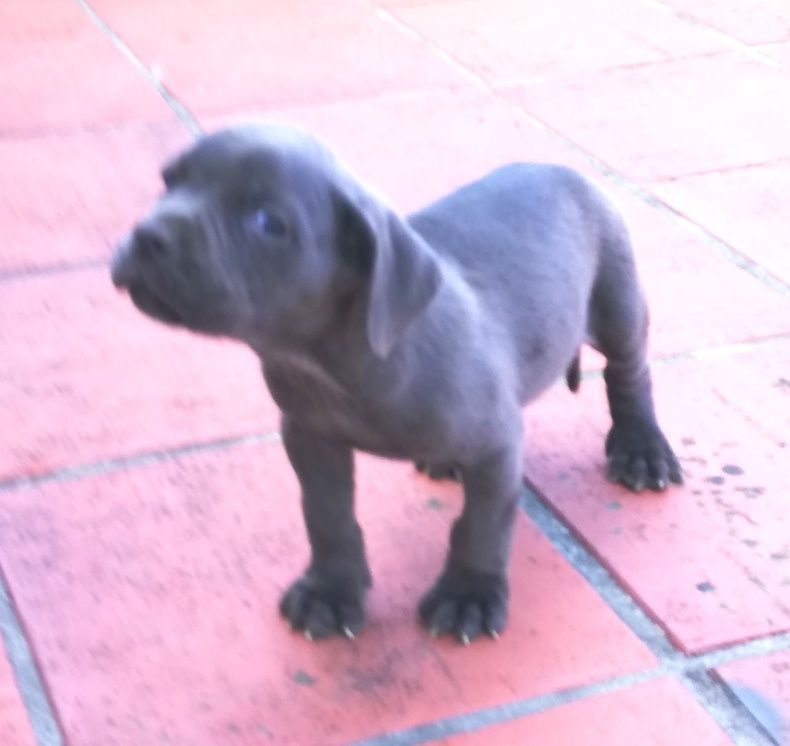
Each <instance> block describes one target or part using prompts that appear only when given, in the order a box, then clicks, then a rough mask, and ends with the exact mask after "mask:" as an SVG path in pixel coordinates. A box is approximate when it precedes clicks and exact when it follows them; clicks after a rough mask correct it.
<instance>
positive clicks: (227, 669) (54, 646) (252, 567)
mask: <svg viewBox="0 0 790 746" xmlns="http://www.w3.org/2000/svg"><path fill="white" fill-rule="evenodd" d="M357 463H358V469H357V472H358V473H357V482H358V494H359V498H358V505H359V512H360V520H361V523H362V525H363V526H364V527H365V531H366V536H367V545H368V548H369V554H370V559H371V566H372V569H373V573H374V577H375V585H374V588H373V590H372V592H371V597H370V599H369V601H370V603H369V625H368V627H367V629H366V630H364V632H363V634H362V635H360V637H359V638H358V639H357V641H356V642H354V643H350V642H349V641H347V640H340V639H337V640H332V641H328V642H325V643H322V644H309V643H308V642H307V641H306V640H305V639H304V638H303V637H302V636H301V635H298V634H294V633H292V632H290V631H289V630H288V629H287V627H286V626H285V625H284V624H283V623H282V621H281V620H280V619H278V617H277V611H276V603H277V599H278V596H279V594H280V593H281V591H282V590H283V589H284V588H285V587H286V585H287V583H288V582H289V581H290V580H291V579H292V578H293V576H294V575H295V574H296V573H298V572H299V571H300V570H301V569H302V567H303V563H304V562H305V560H306V556H307V553H306V540H305V538H304V529H303V527H302V524H301V517H300V515H299V505H298V503H299V501H298V497H297V494H296V484H295V481H296V480H295V478H294V477H293V475H292V474H291V472H290V468H289V467H288V466H287V463H286V459H285V455H284V453H283V451H282V448H281V446H279V444H269V445H267V446H256V447H250V446H246V447H239V448H236V449H233V450H231V451H228V452H225V453H220V454H217V453H215V454H210V455H209V454H203V455H202V456H201V457H200V458H198V457H190V458H184V459H183V460H180V461H178V462H168V463H165V464H157V465H151V466H149V467H146V468H140V469H137V470H135V471H133V472H119V473H113V474H106V475H103V476H100V477H95V478H89V479H85V480H80V481H75V482H69V483H63V484H50V485H48V486H46V487H41V488H39V489H36V490H23V491H18V492H15V493H13V494H11V495H7V496H6V499H5V500H3V502H2V503H0V545H2V546H3V566H4V570H5V571H6V572H7V574H8V578H9V583H10V586H11V588H12V590H13V592H14V594H15V596H16V598H17V599H18V603H19V605H20V609H21V614H22V615H23V617H24V620H25V624H26V627H27V629H28V630H29V631H30V634H31V638H32V641H33V644H35V646H36V650H37V652H38V655H39V658H40V660H41V665H42V667H43V670H44V673H45V675H46V677H47V681H48V682H49V686H50V688H51V691H52V692H53V697H54V700H55V702H56V705H57V707H58V711H59V712H60V714H61V718H62V720H63V722H64V724H65V728H66V731H67V735H68V736H69V739H70V741H73V742H74V743H113V744H119V745H122V744H139V743H150V742H152V741H153V740H154V738H157V739H160V740H166V739H167V738H169V739H170V740H172V741H174V742H179V743H189V744H193V745H194V746H203V745H205V746H209V745H210V744H216V743H220V742H221V743H227V744H257V743H260V742H262V740H263V739H264V738H268V739H269V740H270V741H271V742H272V743H277V744H299V746H302V745H303V744H308V743H321V744H327V745H329V744H336V743H347V742H348V741H349V740H350V739H351V738H352V737H354V738H361V737H364V736H366V735H370V734H373V733H375V732H381V731H383V730H389V729H397V728H402V727H407V726H410V725H414V724H416V723H419V722H423V721H426V720H429V719H433V718H437V717H442V716H445V715H450V714H453V713H459V712H462V711H464V710H470V709H476V708H480V707H485V706H488V705H493V704H494V703H497V702H503V701H511V700H515V699H520V698H523V697H529V696H532V695H536V694H539V693H542V692H549V691H553V690H556V689H560V688H564V687H568V686H573V685H578V684H581V683H583V682H590V681H596V680H600V679H602V678H604V677H608V676H611V675H614V674H618V673H622V672H624V671H632V670H635V669H641V668H644V667H650V666H653V665H654V660H653V658H652V656H651V655H650V654H649V653H648V652H647V650H646V648H644V647H643V645H642V644H641V643H640V642H638V641H637V640H636V638H635V637H634V636H633V635H632V634H631V633H630V632H629V630H628V629H627V628H625V627H624V626H623V624H622V623H621V622H620V621H619V620H618V619H617V618H616V617H615V615H614V613H613V612H612V611H611V610H610V609H609V608H608V607H607V606H606V605H605V604H604V603H603V601H602V600H601V599H600V597H599V596H598V595H597V594H596V593H595V591H594V590H593V589H592V588H591V587H589V586H588V585H587V584H586V583H585V582H584V581H583V580H582V579H581V578H580V576H578V575H577V574H576V573H575V571H574V570H572V569H571V568H570V566H569V565H568V564H566V562H565V561H564V560H563V559H562V558H561V557H560V556H559V555H558V554H557V553H556V552H555V551H554V550H553V549H552V548H551V546H550V545H549V544H548V542H547V540H545V539H544V538H542V537H541V535H540V534H539V532H538V531H537V529H536V528H534V527H533V526H532V525H531V524H530V523H529V522H528V521H527V520H526V519H525V518H524V517H523V516H520V518H519V525H518V530H517V536H516V539H515V550H514V551H515V555H514V562H513V573H512V579H511V583H512V614H511V622H510V626H509V628H508V630H507V631H506V633H505V634H504V635H503V636H502V639H501V640H500V641H499V642H494V641H492V640H483V641H480V643H479V644H476V645H472V646H470V647H468V648H465V647H463V646H461V645H458V644H457V643H453V642H451V641H449V640H439V641H437V640H433V639H431V638H430V637H429V636H428V635H427V634H426V633H425V632H424V631H423V630H421V629H420V628H419V626H418V625H417V623H416V620H415V606H416V603H417V599H418V598H419V596H420V594H421V593H422V592H423V591H424V590H425V589H426V587H427V585H428V584H429V583H430V582H431V580H432V579H433V577H434V575H435V574H436V573H437V572H438V569H439V567H440V564H441V561H442V557H443V553H444V549H445V546H446V541H447V532H448V529H449V523H450V521H451V518H452V517H453V516H454V514H455V513H456V512H457V510H458V508H459V497H460V496H459V494H458V488H457V487H456V486H446V485H444V486H443V485H438V484H435V483H431V482H429V481H428V480H424V479H422V478H419V477H416V476H415V475H414V472H413V471H412V468H411V467H410V465H407V464H395V463H392V462H385V461H378V460H373V459H369V458H360V459H358V462H357ZM319 734H320V735H319Z"/></svg>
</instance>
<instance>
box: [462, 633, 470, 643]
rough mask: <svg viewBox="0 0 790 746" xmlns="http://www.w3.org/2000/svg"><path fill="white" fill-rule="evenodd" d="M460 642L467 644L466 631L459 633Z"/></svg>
mask: <svg viewBox="0 0 790 746" xmlns="http://www.w3.org/2000/svg"><path fill="white" fill-rule="evenodd" d="M461 642H462V643H463V644H464V645H468V644H469V635H467V634H466V632H464V633H462V634H461Z"/></svg>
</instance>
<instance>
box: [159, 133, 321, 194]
mask: <svg viewBox="0 0 790 746" xmlns="http://www.w3.org/2000/svg"><path fill="white" fill-rule="evenodd" d="M336 168H337V164H336V162H335V159H334V158H333V156H332V154H331V153H330V151H329V150H328V149H327V148H326V147H325V146H324V145H323V144H322V143H321V142H320V141H319V140H317V139H316V138H314V137H312V136H311V135H309V134H308V133H306V132H303V131H302V130H299V129H297V128H294V127H288V126H278V125H244V126H238V127H233V128H228V129H224V130H220V131H219V132H216V133H213V134H210V135H206V136H204V137H202V138H201V139H200V140H198V142H197V143H196V144H195V145H194V146H192V147H191V148H190V149H189V150H187V151H186V152H184V153H182V154H181V155H179V156H177V157H176V158H174V159H173V160H172V161H171V162H170V163H168V164H167V166H166V167H165V169H164V171H163V175H164V176H165V180H166V181H171V180H172V181H177V180H182V181H186V182H188V183H189V184H191V185H197V186H199V185H201V184H203V185H210V186H215V187H220V188H222V189H223V190H232V191H238V190H245V189H247V188H249V189H261V188H267V189H269V188H276V189H279V190H283V189H297V190H300V191H302V190H306V191H312V190H314V189H316V188H319V187H325V186H326V184H327V183H328V182H329V181H330V180H331V179H332V174H333V173H334V172H335V170H336ZM305 196H306V195H305Z"/></svg>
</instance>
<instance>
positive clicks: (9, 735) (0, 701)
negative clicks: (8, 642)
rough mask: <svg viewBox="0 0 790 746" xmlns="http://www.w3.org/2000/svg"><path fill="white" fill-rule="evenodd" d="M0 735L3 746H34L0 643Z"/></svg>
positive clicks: (23, 709) (28, 724)
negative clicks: (0, 735)
mask: <svg viewBox="0 0 790 746" xmlns="http://www.w3.org/2000/svg"><path fill="white" fill-rule="evenodd" d="M0 734H2V736H3V746H34V744H35V743H36V741H35V738H34V737H33V731H32V730H31V728H30V723H29V722H28V719H27V713H26V712H25V708H24V706H23V705H22V700H21V699H20V697H19V690H18V689H17V686H16V681H15V680H14V675H13V673H12V672H11V666H10V665H9V663H8V659H7V658H6V652H5V650H4V649H3V645H2V641H0Z"/></svg>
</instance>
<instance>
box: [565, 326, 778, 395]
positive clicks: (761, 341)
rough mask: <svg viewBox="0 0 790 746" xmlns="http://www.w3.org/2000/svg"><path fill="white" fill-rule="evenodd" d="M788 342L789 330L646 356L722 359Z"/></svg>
mask: <svg viewBox="0 0 790 746" xmlns="http://www.w3.org/2000/svg"><path fill="white" fill-rule="evenodd" d="M788 342H790V332H788V333H780V334H771V335H769V336H767V337H760V338H758V339H748V340H744V341H741V342H725V343H724V344H720V345H712V346H709V347H698V348H697V349H696V350H688V351H687V352H672V353H669V354H666V355H655V356H648V362H649V363H650V365H651V367H652V366H661V365H678V364H680V363H688V362H692V361H704V360H722V359H725V358H728V357H732V356H733V355H738V354H739V353H742V352H749V351H750V350H755V349H760V348H762V347H768V346H770V345H772V344H776V343H781V344H783V345H784V344H787V343H788ZM602 377H603V368H593V369H590V370H584V371H582V372H581V380H582V381H590V380H594V379H598V378H602ZM555 385H560V386H562V387H564V386H565V383H564V381H563V380H562V379H557V381H556V383H555Z"/></svg>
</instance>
